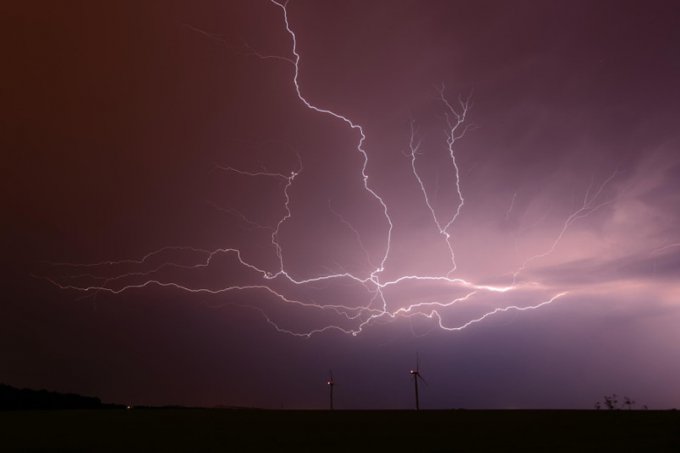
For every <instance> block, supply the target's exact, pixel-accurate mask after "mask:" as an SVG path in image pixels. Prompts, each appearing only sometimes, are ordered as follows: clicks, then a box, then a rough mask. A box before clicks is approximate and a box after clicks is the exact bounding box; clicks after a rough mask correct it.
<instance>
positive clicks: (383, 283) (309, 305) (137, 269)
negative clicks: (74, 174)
mask: <svg viewBox="0 0 680 453" xmlns="http://www.w3.org/2000/svg"><path fill="white" fill-rule="evenodd" d="M271 4H272V7H273V8H276V9H277V10H279V11H280V13H281V26H282V28H283V29H284V30H285V32H286V33H287V35H288V37H289V38H290V45H291V48H290V52H291V54H290V55H289V56H281V55H263V54H261V53H259V52H253V55H254V56H255V57H257V58H261V59H263V60H270V61H266V62H265V63H266V64H278V65H280V64H284V65H289V66H290V68H291V74H292V80H291V82H292V83H291V85H290V89H291V90H294V91H295V93H296V95H297V98H298V100H299V102H300V103H302V104H303V105H304V107H305V108H307V109H309V110H311V111H313V112H315V113H316V114H318V115H321V116H325V117H327V118H328V120H329V121H337V122H342V123H344V124H345V125H346V127H347V133H348V134H353V135H355V136H356V137H357V142H356V148H355V151H356V152H357V153H359V155H360V157H361V159H362V161H361V162H362V163H361V165H360V166H359V168H357V172H359V173H360V176H361V182H362V184H363V187H362V190H364V191H365V192H366V193H367V194H368V195H369V197H370V199H371V200H372V203H373V205H374V209H376V210H378V211H379V213H380V215H381V218H382V225H379V228H381V229H382V231H383V235H382V244H381V246H380V250H381V252H380V256H379V259H377V260H373V259H367V261H369V262H374V265H373V267H372V269H371V270H370V271H367V272H366V273H365V274H358V273H353V272H337V273H328V274H323V275H308V276H304V277H300V276H298V274H297V273H295V274H293V273H291V272H290V271H289V270H288V269H287V268H286V265H285V263H286V256H287V255H288V254H295V253H296V251H295V250H294V249H293V250H288V249H287V248H286V247H285V244H284V243H282V241H281V239H280V236H281V234H280V232H281V228H282V226H283V225H285V224H286V223H287V222H289V221H290V219H291V218H293V217H294V215H295V210H294V203H295V200H294V199H293V197H292V195H291V190H290V189H291V188H292V187H293V186H294V185H295V184H296V178H297V177H298V175H300V174H301V173H302V172H304V171H305V169H304V166H303V163H304V162H303V161H302V160H301V159H300V160H299V162H298V163H297V164H296V165H295V166H294V167H293V168H291V169H288V170H287V172H281V173H278V172H269V171H258V170H253V169H248V168H236V167H232V166H224V167H221V169H222V170H224V171H225V172H226V173H227V174H237V175H239V177H248V178H274V179H276V180H279V181H281V182H282V197H283V198H282V199H283V212H284V215H283V216H282V217H280V218H279V219H278V221H277V222H276V224H275V225H272V226H262V225H257V224H255V223H254V222H252V221H250V220H248V219H247V218H246V217H245V216H244V215H242V214H240V213H238V214H239V216H240V217H242V218H243V220H245V221H247V222H249V223H250V224H251V225H256V226H257V227H259V228H265V229H269V230H271V235H270V236H269V239H268V240H269V242H270V243H269V244H267V245H268V246H269V247H271V249H272V251H273V252H274V253H275V255H276V257H277V267H276V268H266V267H265V266H262V265H259V264H255V263H254V262H252V261H251V260H250V259H249V258H248V256H246V253H245V252H244V251H243V250H241V249H240V248H237V247H220V248H215V249H212V250H209V249H200V248H195V247H191V246H183V247H164V248H162V249H160V250H155V251H152V252H150V253H148V254H147V255H145V256H143V257H142V258H139V259H129V260H120V261H113V260H111V261H105V262H99V263H90V264H73V263H54V266H57V267H62V268H67V269H76V270H78V272H74V273H73V274H71V275H67V276H61V277H50V276H48V277H47V278H48V280H49V281H51V282H52V283H53V284H54V285H56V286H58V287H59V288H61V289H63V290H69V291H76V292H80V293H85V294H86V295H89V294H99V293H111V294H121V293H124V292H130V291H143V290H145V289H148V288H151V287H162V288H169V289H172V290H175V291H179V292H182V293H188V294H202V295H210V296H222V297H227V298H228V299H229V302H227V303H228V304H229V305H236V306H239V307H245V308H247V309H252V310H255V311H257V312H258V313H260V314H261V315H262V316H263V318H264V320H265V321H266V322H267V323H268V324H269V325H271V326H272V327H273V328H274V329H276V330H277V331H278V332H281V333H284V334H288V335H294V336H299V337H311V336H313V335H315V334H320V333H322V332H330V331H335V332H341V333H343V334H349V335H357V334H359V333H361V332H363V331H365V330H366V329H368V328H370V327H371V326H373V325H375V324H378V323H381V324H382V323H389V322H393V321H398V320H402V319H406V318H424V319H426V320H429V321H427V322H429V323H430V324H431V325H432V326H434V327H435V328H438V329H441V330H445V331H460V330H463V329H466V328H468V327H470V326H473V325H475V324H477V323H480V322H482V321H484V320H487V319H489V318H490V317H492V316H501V315H502V314H503V313H507V312H511V311H512V312H518V313H521V312H526V311H529V310H536V309H539V308H543V307H546V306H548V305H550V304H552V303H553V302H556V301H558V300H559V299H561V298H564V296H566V295H567V294H568V293H569V291H568V289H556V288H550V287H548V286H546V285H542V284H541V282H538V281H529V280H527V281H524V280H523V279H522V278H521V274H522V273H523V272H524V271H525V270H526V269H528V268H529V267H530V266H531V265H532V264H533V263H535V262H537V261H539V260H541V259H542V258H544V257H546V256H548V255H550V254H552V253H553V252H554V251H555V249H556V247H557V245H558V243H559V242H560V240H561V239H562V237H563V236H564V235H565V234H566V233H567V230H568V229H569V227H570V226H571V225H572V224H573V223H574V222H576V221H578V219H580V218H582V217H585V216H587V215H590V214H591V213H592V212H595V211H596V210H598V209H600V208H601V207H603V206H606V205H607V204H608V203H609V201H607V200H603V198H604V195H603V192H604V189H605V188H606V186H607V185H608V184H609V183H610V181H611V180H612V179H613V178H614V176H615V174H614V175H612V176H611V177H610V178H609V179H607V180H605V181H604V182H603V183H601V184H600V185H599V186H598V187H596V188H594V189H592V190H591V188H589V189H588V190H587V191H586V194H585V197H584V199H583V203H582V206H580V207H579V208H578V209H577V210H575V211H574V212H572V214H571V215H570V216H568V217H567V218H566V220H565V221H564V223H563V225H562V228H561V229H560V230H559V231H557V232H556V234H555V236H554V240H553V241H552V242H551V243H550V246H549V247H548V248H547V249H546V250H544V251H543V252H541V253H539V254H536V255H533V256H526V258H525V259H524V261H523V262H522V264H521V265H520V266H519V267H518V268H517V269H509V270H508V275H511V276H512V278H511V280H512V282H511V283H508V284H507V285H489V284H483V283H480V282H475V281H470V280H469V279H464V278H461V277H459V276H457V271H458V270H459V267H460V265H461V263H459V262H457V260H456V253H455V243H454V240H453V236H452V231H453V229H454V228H455V227H456V221H457V220H458V219H459V218H460V216H461V215H464V212H465V210H464V206H465V198H464V191H463V181H461V171H460V168H459V164H458V162H457V160H456V153H455V151H456V150H455V148H456V145H457V143H458V141H459V140H460V139H462V138H463V136H464V135H465V134H466V132H468V130H469V128H470V123H469V121H468V115H469V114H470V110H471V101H470V99H469V98H458V99H456V100H455V101H452V100H451V99H450V98H449V97H447V93H446V90H445V87H444V86H443V85H442V86H441V88H440V89H439V90H438V92H437V98H438V102H439V104H440V105H441V108H442V112H443V115H444V117H445V119H446V130H445V132H446V139H445V145H446V150H447V152H448V159H449V160H448V162H449V164H450V166H451V171H450V175H451V177H452V178H453V187H454V188H455V189H454V190H455V193H453V194H452V195H453V199H454V200H457V201H456V204H455V206H452V207H451V209H449V210H448V212H449V213H451V214H449V215H447V214H445V213H442V212H439V211H438V210H437V209H436V208H435V204H434V203H433V202H432V195H431V194H430V193H429V192H428V190H427V184H426V181H425V180H424V178H423V176H422V174H421V172H420V171H419V150H420V146H421V145H420V143H419V140H418V137H417V136H416V135H417V134H416V129H415V127H414V126H413V123H412V125H411V130H410V142H409V143H408V144H407V145H408V147H409V156H408V157H409V158H410V169H411V173H412V175H413V178H414V181H415V182H416V183H417V187H418V190H419V191H420V195H419V196H420V197H421V199H422V203H423V205H424V207H425V208H427V212H428V213H429V217H430V220H431V222H432V224H433V226H434V228H436V231H437V233H438V235H439V238H440V241H441V247H443V248H444V249H445V250H446V252H447V256H448V257H449V263H450V265H449V266H448V267H447V268H445V269H442V270H441V272H440V273H437V274H434V275H430V274H422V275H421V274H414V275H400V276H398V277H396V278H395V277H392V278H389V279H387V278H385V277H384V275H386V274H387V273H386V269H387V267H388V266H389V263H390V254H391V252H392V241H393V231H394V227H395V221H394V220H393V218H392V217H391V215H390V206H389V205H388V203H387V202H386V201H385V199H384V198H383V197H381V195H380V193H379V191H378V190H376V189H375V188H374V187H373V186H372V184H371V178H370V175H369V173H368V170H367V169H368V163H369V159H370V151H369V150H367V149H366V148H365V143H366V129H365V128H364V127H363V126H362V125H361V124H358V123H356V122H355V121H354V120H353V119H351V118H349V117H347V116H345V115H343V114H342V113H339V112H337V111H335V110H332V109H331V108H330V107H325V106H321V105H322V104H321V103H320V102H319V101H316V100H311V99H309V98H307V97H306V95H305V89H304V86H302V85H301V83H300V62H301V59H302V56H301V54H300V52H299V50H298V42H297V36H296V34H295V31H294V27H293V26H292V25H291V20H290V18H289V11H288V4H287V3H281V2H278V1H276V0H271ZM206 35H208V34H206ZM317 102H319V103H318V104H317ZM516 195H517V194H516V193H515V194H514V195H513V203H514V202H515V198H516ZM510 209H512V206H511V207H510ZM331 210H332V207H331ZM232 212H237V211H232ZM333 212H334V214H336V216H337V217H338V218H339V219H340V221H342V222H343V223H344V224H345V225H346V226H347V227H348V228H350V229H351V230H352V232H353V233H354V236H355V238H356V240H357V242H358V243H359V244H361V251H362V253H363V255H365V257H366V258H368V253H367V251H366V248H365V247H364V246H363V242H362V235H361V231H360V229H358V228H355V227H354V226H353V225H352V224H351V223H349V222H348V221H347V220H345V219H344V218H343V217H342V216H341V215H340V214H339V213H336V212H335V211H333ZM503 214H505V213H503ZM187 254H189V255H190V256H191V257H193V258H192V259H193V262H190V263H187V262H186V255H187ZM179 255H182V256H183V257H184V258H183V259H182V260H180V258H179ZM223 257H228V258H229V259H231V260H232V261H233V262H234V263H235V264H236V265H237V266H238V267H240V269H242V270H243V272H244V273H248V274H249V275H253V276H254V279H255V280H256V282H255V283H253V281H251V280H248V281H247V282H244V283H243V284H225V285H219V284H217V286H210V287H206V286H200V285H199V286H194V285H191V284H188V283H185V282H184V281H182V280H178V279H176V277H175V278H173V277H172V275H177V272H181V271H186V272H193V271H199V270H202V269H209V268H210V267H211V266H212V265H213V264H214V262H215V261H216V260H217V259H218V258H223ZM121 267H128V268H132V269H133V270H125V271H122V272H118V273H116V272H115V271H114V272H113V274H112V269H119V268H121ZM170 271H172V272H170ZM82 278H89V279H90V281H95V282H96V283H94V284H91V283H88V284H82V283H78V282H80V281H82ZM334 282H337V283H343V284H344V283H346V284H349V285H354V286H356V287H358V288H361V289H362V291H363V292H364V294H365V298H364V300H363V302H361V303H357V302H356V300H352V301H347V302H346V303H342V302H341V303H335V302H333V303H331V302H328V301H327V302H326V303H325V302H324V301H323V300H319V297H318V294H317V295H315V297H306V296H305V294H306V289H307V288H312V287H314V288H315V290H318V285H319V284H323V283H334ZM414 284H418V285H421V286H422V285H425V286H427V285H434V286H437V287H438V288H440V291H439V293H438V295H437V296H432V297H430V296H427V295H422V296H420V297H413V299H412V300H411V301H409V300H404V298H403V297H397V296H395V295H394V294H399V293H400V291H399V290H400V288H404V287H407V286H409V285H410V286H409V287H410V288H412V287H413V285H414ZM328 291H329V292H330V291H334V289H333V286H332V285H329V286H328ZM442 291H443V292H444V293H445V294H449V296H442V295H441V292H442ZM230 293H236V295H238V294H239V293H247V294H248V297H243V298H239V297H236V295H230ZM331 296H332V295H331V294H330V293H329V294H328V300H334V299H335V297H331ZM511 296H512V297H511ZM235 299H238V300H239V301H236V302H234V301H233V300H235ZM255 299H257V300H258V301H264V302H260V303H249V302H248V301H252V300H255ZM414 300H417V301H414ZM490 303H491V304H495V305H493V306H491V307H489V304H490ZM474 304H477V305H478V307H479V310H478V311H477V312H476V313H475V314H472V315H468V316H467V317H466V318H464V319H462V320H461V319H459V318H456V320H455V321H451V320H450V319H451V318H452V317H451V316H450V315H451V313H452V312H453V311H454V310H455V309H456V308H458V307H459V306H462V305H466V306H470V305H474ZM282 311H283V312H284V313H288V315H283V316H282V315H281V312H282ZM273 312H276V313H277V315H276V316H275V315H273V314H272V313H273ZM301 312H303V313H304V312H309V314H310V317H311V318H312V319H316V321H313V323H314V324H315V325H312V326H311V327H307V328H296V327H291V326H294V325H295V324H296V323H295V322H291V320H290V318H291V317H295V316H298V314H299V313H301ZM319 315H322V316H319ZM454 318H455V317H454Z"/></svg>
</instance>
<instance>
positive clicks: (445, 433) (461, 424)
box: [0, 409, 680, 452]
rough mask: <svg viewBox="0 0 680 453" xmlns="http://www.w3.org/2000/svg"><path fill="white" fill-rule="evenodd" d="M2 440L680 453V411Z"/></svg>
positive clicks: (232, 423)
mask: <svg viewBox="0 0 680 453" xmlns="http://www.w3.org/2000/svg"><path fill="white" fill-rule="evenodd" d="M0 439H1V440H0V451H53V450H58V451H93V450H94V451H130V450H146V451H168V450H173V451H296V452H300V451H407V450H408V451H418V452H421V451H422V452H476V451H545V452H555V451H578V452H581V451H599V452H608V451H616V452H680V412H677V411H528V410H527V411H467V410H455V411H421V412H415V411H335V412H328V411H264V410H263V411H259V410H231V409H133V410H124V409H108V410H66V411H4V412H0Z"/></svg>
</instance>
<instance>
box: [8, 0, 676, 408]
mask: <svg viewBox="0 0 680 453" xmlns="http://www.w3.org/2000/svg"><path fill="white" fill-rule="evenodd" d="M286 11H287V18H288V25H289V27H290V32H289V31H287V29H286V25H287V24H286V21H285V17H284V14H283V13H284V9H283V8H281V7H280V6H277V5H276V4H274V3H272V2H268V1H264V0H263V1H258V2H252V1H243V2H228V3H224V2H204V3H201V4H200V5H193V4H190V3H189V2H186V3H185V2H173V3H169V4H163V5H160V4H159V5H149V4H147V5H143V6H140V5H138V4H137V3H136V2H129V3H128V2H120V3H117V4H116V5H109V6H106V7H102V6H92V5H90V4H89V3H88V2H72V3H69V4H68V6H67V7H65V6H63V5H59V7H57V6H55V5H50V4H44V5H36V4H34V5H15V6H13V7H11V8H10V11H9V15H8V17H9V19H10V23H9V24H8V26H7V27H5V28H6V30H7V31H6V33H7V34H8V37H7V38H6V39H5V40H4V41H5V42H4V43H3V46H5V47H6V48H5V49H4V50H5V52H6V54H8V55H9V58H10V60H9V61H10V63H11V64H9V65H8V66H9V68H10V71H9V73H8V74H6V75H5V77H8V81H7V82H6V83H5V86H8V87H13V89H12V90H11V91H10V92H9V93H8V99H9V100H8V102H7V107H8V108H7V112H8V115H7V119H8V121H7V124H8V125H9V128H8V131H9V134H5V137H4V138H3V140H4V141H5V143H4V146H3V148H5V149H7V150H9V152H8V157H9V165H8V171H7V173H8V174H7V176H6V178H5V184H6V186H7V189H6V190H4V191H3V193H6V194H9V196H8V197H7V201H6V203H5V205H6V206H7V207H8V209H9V215H8V218H9V219H13V221H12V222H11V223H10V225H6V226H8V227H9V231H8V232H7V233H6V234H5V235H4V237H5V241H6V244H5V249H6V250H7V251H8V252H7V253H6V254H5V260H4V262H3V270H4V274H3V275H5V276H6V282H5V285H4V286H5V287H6V289H7V292H8V294H9V295H10V297H9V298H5V299H8V300H7V301H6V302H3V303H2V305H1V306H0V315H1V316H2V319H3V324H5V327H4V328H3V329H2V333H0V348H2V349H1V350H2V351H3V354H4V357H7V360H6V362H5V363H6V365H4V366H3V367H2V368H0V381H2V382H7V383H9V384H13V385H18V386H32V387H48V388H51V389H55V390H61V391H76V392H81V393H91V394H96V395H99V396H101V397H102V398H103V399H104V400H109V401H118V402H134V403H136V404H139V403H148V404H168V403H173V404H174V403H176V404H201V405H216V404H227V405H248V406H259V407H282V406H283V407H305V408H307V407H309V408H316V407H325V404H326V388H325V378H326V374H327V373H328V369H329V368H332V369H333V370H334V376H335V381H336V382H337V384H338V387H337V388H336V406H337V407H340V408H403V407H410V405H411V403H412V401H411V400H412V394H411V383H410V381H409V374H408V371H409V369H410V368H411V367H412V365H413V363H414V361H415V356H416V352H418V354H419V355H420V357H421V363H422V370H421V371H422V374H423V376H425V377H426V379H427V380H428V382H429V383H430V386H429V387H426V388H424V389H423V392H422V395H421V402H422V406H423V407H428V408H448V407H469V408H477V407H490V408H508V407H523V408H524V407H566V408H579V407H592V405H593V403H594V402H595V401H596V400H598V399H600V398H601V397H602V395H604V394H609V393H619V394H625V395H629V396H631V397H633V398H635V399H636V400H638V401H639V402H640V403H641V404H647V405H648V406H650V407H657V408H664V407H671V406H677V405H678V404H680V393H679V391H678V390H679V389H678V384H677V383H678V382H680V365H679V364H680V360H678V359H680V354H679V350H678V346H677V344H680V333H679V332H680V329H678V325H680V305H679V303H680V302H679V301H678V298H679V297H680V281H679V280H678V276H679V274H680V212H679V211H678V209H677V206H679V205H680V153H679V152H678V146H679V145H680V140H679V138H680V133H679V132H678V131H677V127H676V123H677V118H680V88H679V87H680V84H679V83H678V81H680V59H679V57H678V55H680V49H679V47H680V32H678V31H677V30H676V28H675V27H674V24H675V23H677V19H678V18H680V11H678V8H677V6H676V5H674V3H673V2H662V1H656V2H652V3H651V4H650V3H646V4H645V5H644V6H643V5H642V4H641V3H640V2H613V1H612V2H598V3H597V4H592V2H585V1H584V2H551V3H547V2H539V1H524V2H516V3H512V4H511V3H508V2H501V1H488V2H474V4H472V3H463V2H444V1H429V2H420V1H399V2H394V1H372V2H365V1H349V2H347V1H343V2H323V3H321V2H311V1H302V0H298V1H292V2H291V3H290V4H289V5H288V6H287V8H286ZM292 33H294V35H295V37H296V41H295V42H296V47H295V50H296V51H297V54H298V55H299V57H300V60H299V61H296V55H295V54H294V52H293V51H294V48H293V44H294V43H293V40H292ZM296 69H297V78H296V77H295V74H296ZM296 84H297V87H299V89H300V92H299V93H298V92H297V91H296ZM443 87H445V89H443ZM468 99H469V102H467V103H466V100H468ZM447 103H448V104H447ZM463 112H464V113H465V117H464V118H463V116H462V113H463ZM457 121H460V124H459V125H457ZM463 132H464V133H463ZM452 133H453V136H454V138H455V140H451V134H452ZM362 134H363V135H364V136H365V140H362ZM463 135H464V136H463ZM453 142H455V143H453ZM363 176H367V179H364V177H363ZM447 234H448V235H450V236H449V237H448V241H447ZM178 246H181V247H178ZM277 249H279V250H280V252H279V253H277ZM65 263H81V264H82V265H80V264H79V265H73V264H65ZM331 276H332V278H331ZM60 287H61V289H60Z"/></svg>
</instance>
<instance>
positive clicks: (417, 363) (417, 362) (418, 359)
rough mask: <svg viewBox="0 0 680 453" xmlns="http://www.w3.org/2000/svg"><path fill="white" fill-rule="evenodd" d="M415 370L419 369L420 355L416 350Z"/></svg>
mask: <svg viewBox="0 0 680 453" xmlns="http://www.w3.org/2000/svg"><path fill="white" fill-rule="evenodd" d="M416 371H420V356H419V355H418V353H417V352H416Z"/></svg>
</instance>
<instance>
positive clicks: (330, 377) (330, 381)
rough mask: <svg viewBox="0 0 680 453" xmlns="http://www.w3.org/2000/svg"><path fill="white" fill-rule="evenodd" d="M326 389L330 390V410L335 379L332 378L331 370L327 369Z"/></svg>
mask: <svg viewBox="0 0 680 453" xmlns="http://www.w3.org/2000/svg"><path fill="white" fill-rule="evenodd" d="M326 383H327V384H328V390H329V391H330V402H331V410H333V386H335V381H334V380H333V370H328V382H326Z"/></svg>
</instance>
